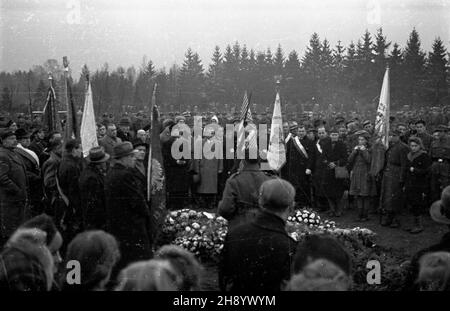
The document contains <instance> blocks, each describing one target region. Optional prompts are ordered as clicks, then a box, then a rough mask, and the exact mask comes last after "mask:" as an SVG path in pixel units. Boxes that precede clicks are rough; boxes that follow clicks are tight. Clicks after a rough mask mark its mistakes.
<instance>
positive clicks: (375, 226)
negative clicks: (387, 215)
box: [202, 210, 448, 291]
mask: <svg viewBox="0 0 450 311" xmlns="http://www.w3.org/2000/svg"><path fill="white" fill-rule="evenodd" d="M321 217H322V218H325V219H330V220H333V221H335V222H336V226H337V227H339V228H355V227H363V228H368V229H370V230H372V231H374V232H375V233H376V234H377V237H376V239H375V242H376V243H378V244H379V245H382V246H385V247H389V248H392V249H395V250H397V251H398V252H400V253H404V255H405V258H410V257H411V256H412V255H413V254H415V253H416V252H417V251H419V250H420V249H422V248H425V247H428V246H430V245H432V244H435V243H437V242H439V240H440V239H441V237H442V236H443V235H444V233H446V232H447V231H448V229H447V227H446V226H445V225H440V224H437V223H435V222H434V221H433V220H432V219H431V218H430V216H428V215H424V216H423V225H424V229H425V230H424V231H423V232H422V233H420V234H411V233H409V232H408V231H406V230H405V228H408V227H410V226H411V225H412V216H411V215H409V214H408V213H404V214H403V215H401V216H400V222H401V228H399V229H391V228H386V227H383V226H381V225H380V222H379V216H378V215H369V221H368V222H363V223H361V222H358V221H357V218H358V213H357V211H356V210H346V211H344V214H343V216H341V217H331V218H327V216H326V215H324V214H321ZM203 266H204V268H205V271H204V275H203V284H202V289H203V290H209V291H216V290H218V270H217V266H216V265H215V264H212V263H208V262H205V263H203Z"/></svg>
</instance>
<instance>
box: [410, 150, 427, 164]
mask: <svg viewBox="0 0 450 311" xmlns="http://www.w3.org/2000/svg"><path fill="white" fill-rule="evenodd" d="M424 153H426V152H425V151H423V150H422V149H420V150H419V151H417V152H412V151H410V152H409V153H408V155H407V157H408V160H409V161H410V162H413V161H414V160H415V159H417V158H418V157H420V156H421V155H422V154H424Z"/></svg>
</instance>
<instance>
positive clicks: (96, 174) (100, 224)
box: [79, 146, 109, 230]
mask: <svg viewBox="0 0 450 311" xmlns="http://www.w3.org/2000/svg"><path fill="white" fill-rule="evenodd" d="M108 159H109V154H107V153H105V150H104V149H103V147H101V146H98V147H93V148H91V150H89V155H88V156H87V157H86V161H87V162H88V165H87V166H86V168H85V169H83V171H82V172H81V175H80V180H79V184H80V195H81V210H82V217H83V227H84V229H85V230H106V204H105V175H106V161H108Z"/></svg>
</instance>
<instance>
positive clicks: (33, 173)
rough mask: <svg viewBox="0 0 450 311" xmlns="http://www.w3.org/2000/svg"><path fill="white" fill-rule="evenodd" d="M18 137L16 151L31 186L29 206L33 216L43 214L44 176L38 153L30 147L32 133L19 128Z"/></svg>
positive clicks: (29, 189)
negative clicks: (42, 176) (42, 175)
mask: <svg viewBox="0 0 450 311" xmlns="http://www.w3.org/2000/svg"><path fill="white" fill-rule="evenodd" d="M15 134H16V137H17V141H18V143H17V147H16V148H15V149H14V151H15V152H16V153H17V154H18V155H19V156H20V158H21V159H22V161H23V163H24V165H25V169H26V173H27V177H28V181H29V187H28V189H27V191H28V197H29V207H30V212H31V215H30V216H31V217H34V216H37V215H39V214H41V213H42V212H43V211H44V210H43V206H42V198H43V195H44V194H43V188H42V178H41V170H40V166H39V158H38V156H37V155H36V153H35V152H34V151H32V150H30V149H28V147H29V146H30V134H29V133H27V131H25V130H24V129H22V128H19V129H18V130H17V131H16V132H15Z"/></svg>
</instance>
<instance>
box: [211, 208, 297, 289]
mask: <svg viewBox="0 0 450 311" xmlns="http://www.w3.org/2000/svg"><path fill="white" fill-rule="evenodd" d="M296 247H297V245H296V242H295V241H294V240H293V239H292V238H291V237H289V236H288V234H287V233H286V230H285V222H284V221H283V220H282V219H281V218H279V217H278V216H276V215H274V214H270V213H268V212H265V211H260V212H259V213H258V214H257V216H256V218H254V220H253V221H252V222H251V223H247V224H241V225H239V226H237V227H235V228H232V229H230V231H229V232H228V234H227V236H226V238H225V242H224V248H223V251H222V262H221V264H220V268H219V284H220V289H221V290H223V291H224V290H231V291H267V292H274V291H280V290H281V288H282V285H283V282H284V281H285V280H288V279H289V278H290V273H291V263H292V258H293V256H294V254H295V250H296Z"/></svg>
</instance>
